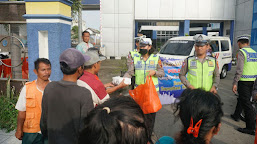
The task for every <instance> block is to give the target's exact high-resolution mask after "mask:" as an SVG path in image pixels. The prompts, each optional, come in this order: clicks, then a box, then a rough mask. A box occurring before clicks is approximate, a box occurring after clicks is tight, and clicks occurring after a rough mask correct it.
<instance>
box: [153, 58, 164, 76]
mask: <svg viewBox="0 0 257 144" xmlns="http://www.w3.org/2000/svg"><path fill="white" fill-rule="evenodd" d="M164 75H165V73H164V69H163V67H162V63H161V60H160V58H159V60H158V64H157V70H156V71H155V75H154V76H156V77H164Z"/></svg>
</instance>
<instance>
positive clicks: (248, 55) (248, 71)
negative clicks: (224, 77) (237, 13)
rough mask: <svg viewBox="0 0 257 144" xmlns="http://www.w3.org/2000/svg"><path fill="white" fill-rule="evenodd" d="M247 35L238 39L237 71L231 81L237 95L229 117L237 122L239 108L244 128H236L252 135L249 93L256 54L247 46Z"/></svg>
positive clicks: (256, 64)
mask: <svg viewBox="0 0 257 144" xmlns="http://www.w3.org/2000/svg"><path fill="white" fill-rule="evenodd" d="M249 37H250V36H248V35H242V36H239V37H238V40H237V44H238V47H239V52H238V57H237V69H236V74H235V77H234V81H233V87H232V91H233V92H234V93H235V94H236V93H238V94H239V97H238V101H237V106H236V110H235V112H234V114H233V115H231V117H232V118H233V119H234V120H236V121H238V119H239V115H240V113H241V110H240V107H242V109H243V110H244V112H245V122H246V128H238V129H237V130H238V131H240V132H242V133H247V134H251V135H254V134H255V132H254V130H255V120H254V119H255V113H254V108H253V106H252V104H251V93H252V90H253V84H254V80H255V79H256V77H257V53H256V51H255V50H253V49H252V48H250V46H249Z"/></svg>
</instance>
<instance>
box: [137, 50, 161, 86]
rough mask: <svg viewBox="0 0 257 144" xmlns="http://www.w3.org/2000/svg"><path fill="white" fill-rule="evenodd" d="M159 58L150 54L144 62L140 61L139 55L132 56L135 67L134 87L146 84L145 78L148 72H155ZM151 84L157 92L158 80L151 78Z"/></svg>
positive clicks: (154, 77)
mask: <svg viewBox="0 0 257 144" xmlns="http://www.w3.org/2000/svg"><path fill="white" fill-rule="evenodd" d="M158 60H159V57H158V56H157V55H154V54H151V55H150V57H149V58H148V59H147V60H146V61H144V60H141V56H140V54H136V55H135V56H134V66H135V87H137V86H138V85H140V84H144V83H145V82H146V76H147V75H148V73H149V72H147V71H148V70H155V71H156V70H157V65H158ZM152 79H153V83H154V85H155V88H156V91H159V85H158V78H157V77H156V76H152Z"/></svg>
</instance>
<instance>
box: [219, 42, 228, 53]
mask: <svg viewBox="0 0 257 144" xmlns="http://www.w3.org/2000/svg"><path fill="white" fill-rule="evenodd" d="M220 42H221V51H229V42H228V41H226V40H222V41H220Z"/></svg>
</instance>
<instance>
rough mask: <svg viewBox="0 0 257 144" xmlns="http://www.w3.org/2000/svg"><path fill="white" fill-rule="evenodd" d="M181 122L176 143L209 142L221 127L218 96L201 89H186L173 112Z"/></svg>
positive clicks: (221, 112) (221, 114) (220, 107)
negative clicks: (181, 127)
mask: <svg viewBox="0 0 257 144" xmlns="http://www.w3.org/2000/svg"><path fill="white" fill-rule="evenodd" d="M174 114H175V115H176V116H178V117H179V118H180V120H181V122H182V124H183V129H182V130H181V131H180V132H179V133H178V135H177V137H176V138H175V140H176V144H210V143H211V139H212V137H213V136H214V135H216V134H217V133H218V132H219V130H220V127H221V117H222V116H223V110H222V102H221V100H220V97H219V96H217V95H214V94H213V93H211V92H206V91H204V90H201V89H194V90H191V89H186V90H184V92H183V93H182V95H181V97H180V98H179V103H178V104H177V106H176V111H175V113H174Z"/></svg>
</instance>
